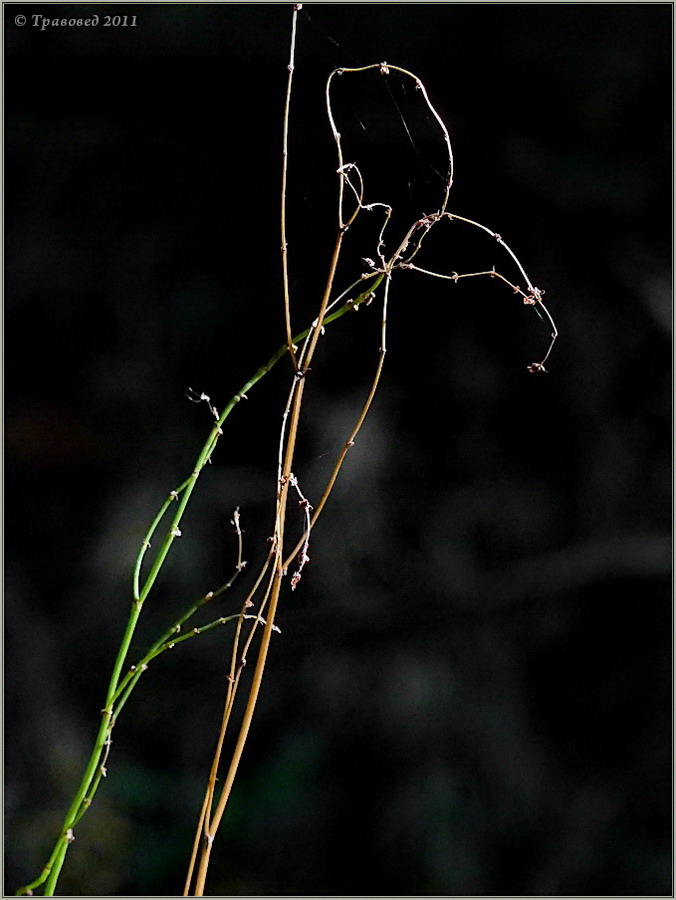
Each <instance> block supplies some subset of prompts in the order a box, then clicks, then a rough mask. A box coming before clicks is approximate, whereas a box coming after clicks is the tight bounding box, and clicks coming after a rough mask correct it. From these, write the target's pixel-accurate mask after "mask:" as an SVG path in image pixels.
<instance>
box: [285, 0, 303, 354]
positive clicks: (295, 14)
mask: <svg viewBox="0 0 676 900" xmlns="http://www.w3.org/2000/svg"><path fill="white" fill-rule="evenodd" d="M301 6H302V4H296V5H295V6H294V7H293V14H292V18H291V47H290V50H289V64H288V66H287V70H288V73H289V75H288V78H287V80H286V101H285V103H284V126H283V137H282V190H281V194H282V199H281V211H280V232H281V238H282V281H283V288H284V321H285V325H286V346H287V349H288V351H289V354H290V355H291V359H292V360H293V364H294V367H296V368H297V363H296V351H295V349H294V342H293V338H292V337H291V335H292V331H291V298H290V296H289V256H288V243H287V238H286V183H287V177H288V170H289V119H290V114H291V88H292V85H293V70H294V68H295V55H296V25H297V20H298V10H299V9H300V8H301Z"/></svg>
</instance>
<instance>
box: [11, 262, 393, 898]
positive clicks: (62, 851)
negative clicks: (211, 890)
mask: <svg viewBox="0 0 676 900" xmlns="http://www.w3.org/2000/svg"><path fill="white" fill-rule="evenodd" d="M384 277H385V276H384V273H379V272H374V273H373V275H372V276H371V277H369V279H367V281H368V287H367V288H366V289H365V290H363V291H362V292H361V293H360V294H359V295H358V296H357V297H356V298H355V299H354V300H347V301H346V302H345V303H344V304H343V305H342V306H340V307H339V308H338V309H337V310H335V311H334V312H333V313H330V314H329V315H327V316H325V317H324V318H323V319H322V325H323V326H325V325H329V324H330V323H331V322H335V321H336V320H337V319H340V318H341V317H342V316H344V315H345V313H347V312H349V311H350V310H353V309H357V308H358V307H359V306H361V305H362V304H364V303H367V302H368V300H369V298H370V297H371V295H372V294H373V292H374V291H375V290H376V288H377V287H378V286H379V285H380V283H381V281H382V280H383V278H384ZM313 327H314V326H311V327H310V328H306V329H305V331H303V332H301V333H300V334H298V335H296V337H295V338H294V339H293V343H294V344H298V343H300V342H301V341H303V340H305V338H306V337H307V336H308V335H309V334H310V333H311V332H312V330H313ZM289 349H290V348H289V347H288V345H287V344H283V345H282V346H281V347H280V348H279V349H278V350H277V352H276V353H274V354H273V356H271V357H270V359H269V360H268V362H267V363H265V365H262V366H260V368H258V369H257V370H256V372H254V374H253V375H252V376H251V378H250V379H249V380H248V381H247V382H246V383H245V384H244V385H243V387H242V388H241V390H240V391H239V393H238V394H235V396H234V397H232V399H231V400H230V402H229V403H228V405H227V406H226V407H225V409H224V410H223V412H222V413H221V415H220V416H219V418H218V420H217V422H216V423H215V425H214V427H213V428H212V430H211V432H210V434H209V437H208V438H207V440H206V442H205V444H204V446H203V447H202V450H201V452H200V454H199V457H198V458H197V462H196V463H195V468H194V469H193V472H192V474H191V475H190V477H189V478H187V479H186V480H185V481H184V482H183V484H181V485H180V486H179V487H178V488H176V489H175V490H174V491H172V492H171V494H170V495H169V497H168V498H167V499H166V500H165V501H164V503H163V504H162V506H161V508H160V510H159V512H158V513H157V515H156V516H155V518H154V519H153V521H152V524H151V525H150V528H149V529H148V532H147V534H146V536H145V539H144V541H143V544H142V546H141V550H140V551H139V554H138V556H137V559H136V562H135V566H134V582H133V585H134V593H133V596H134V600H133V603H132V608H131V613H130V615H129V619H128V620H127V625H126V628H125V631H124V635H123V637H122V642H121V644H120V648H119V650H118V653H117V656H116V658H115V663H114V664H113V671H112V674H111V677H110V682H109V684H108V690H107V693H106V704H105V708H104V710H103V711H102V712H103V717H104V718H103V720H102V722H101V726H100V728H99V731H98V733H97V736H96V741H95V744H94V749H93V750H92V753H91V756H90V757H89V761H88V763H87V768H86V769H85V773H84V776H83V778H82V781H81V782H80V786H79V787H78V790H77V793H76V794H75V797H74V799H73V802H72V804H71V806H70V808H69V810H68V813H67V815H66V818H65V820H64V823H63V827H62V829H61V834H60V836H59V839H58V840H57V842H56V844H55V846H54V849H53V851H52V854H51V856H50V858H49V861H48V862H47V865H46V866H45V867H44V869H43V870H42V872H41V873H40V875H39V876H38V878H36V879H35V881H33V882H31V883H30V884H27V885H24V886H23V887H21V888H20V889H19V890H18V891H17V894H19V895H21V894H30V893H32V892H33V890H35V889H36V888H38V887H40V885H42V884H44V885H45V896H47V897H51V896H53V894H54V890H55V888H56V885H57V882H58V879H59V875H60V874H61V869H62V867H63V863H64V861H65V858H66V854H67V852H68V847H69V845H70V843H71V842H72V840H73V836H72V829H73V827H74V825H75V824H76V823H77V822H79V821H80V819H81V818H82V816H83V815H84V814H85V812H86V811H87V809H88V808H89V806H90V805H91V801H92V798H93V796H94V794H95V793H96V789H97V788H98V785H99V782H100V780H101V778H102V777H103V772H102V770H101V757H102V755H103V751H104V748H105V746H106V741H107V740H108V739H109V737H110V732H111V730H112V726H113V724H114V723H115V720H116V717H117V716H118V715H119V713H120V711H121V710H122V707H123V706H124V704H125V703H126V702H127V699H128V698H129V696H130V694H131V691H132V690H133V689H134V687H135V686H136V684H137V683H138V681H139V679H140V677H141V675H142V674H143V672H144V671H145V670H144V669H143V668H142V667H143V665H144V664H146V663H147V662H148V661H150V660H151V659H154V658H155V657H156V656H159V654H160V653H162V652H164V650H166V649H169V643H168V641H169V638H170V637H171V635H172V634H174V633H175V632H176V630H177V626H180V625H182V624H183V623H184V622H185V621H186V620H187V619H189V618H190V616H192V615H193V613H194V612H196V610H197V609H198V608H199V607H200V606H201V605H202V604H203V603H204V602H205V598H202V599H201V600H200V601H198V602H197V603H196V604H193V606H192V607H191V608H190V609H189V610H188V612H187V613H186V614H185V615H184V616H183V617H181V619H179V620H178V621H177V622H176V623H175V624H174V626H172V628H171V629H169V630H168V631H167V632H165V634H164V635H163V636H162V637H161V638H160V639H159V640H158V641H156V642H155V644H153V646H152V647H151V649H150V651H149V652H148V654H146V656H145V657H144V658H143V660H141V662H140V663H139V666H138V667H137V669H136V670H135V671H134V672H129V673H127V675H125V677H124V679H123V680H122V682H120V675H121V672H122V667H123V666H124V662H125V660H126V658H127V654H128V652H129V647H130V645H131V642H132V639H133V636H134V633H135V631H136V626H137V624H138V620H139V616H140V615H141V609H142V607H143V603H144V602H145V600H146V599H147V597H148V595H149V593H150V591H151V589H152V587H153V585H154V584H155V580H156V579H157V576H158V575H159V573H160V571H161V569H162V566H163V565H164V561H165V559H166V557H167V554H168V553H169V550H170V549H171V545H172V544H173V542H174V540H175V538H176V537H178V536H179V535H180V530H179V525H180V522H181V519H182V517H183V513H184V512H185V509H186V507H187V505H188V502H189V500H190V497H191V495H192V492H193V490H194V488H195V485H196V483H197V479H198V477H199V475H200V472H201V471H202V469H203V468H204V466H205V465H206V464H207V462H208V460H209V459H210V457H211V454H212V453H213V451H214V448H215V446H216V444H217V442H218V439H219V437H220V436H221V433H222V431H221V429H222V426H223V424H224V422H225V420H226V419H227V418H228V416H229V415H230V413H231V412H232V410H233V409H234V408H235V406H236V405H237V403H239V401H240V400H242V399H243V397H245V395H246V393H247V391H249V390H251V388H252V387H253V386H254V385H255V384H257V383H258V382H259V381H260V380H261V378H263V376H264V375H267V373H268V372H269V371H270V370H271V369H272V368H273V367H274V366H275V365H276V364H277V363H278V362H279V360H280V359H282V357H283V356H285V355H286V354H287V353H288V352H289ZM179 496H180V502H179V504H178V509H177V510H176V513H175V515H174V517H173V519H172V521H171V525H170V528H169V530H168V532H167V534H166V536H165V538H164V541H163V542H162V545H161V547H160V549H159V551H158V553H157V556H156V557H155V559H154V561H153V563H152V566H151V568H150V571H149V572H148V575H147V577H146V580H145V582H144V584H143V588H141V587H140V576H141V566H142V563H143V559H144V556H145V554H146V551H147V550H148V548H149V547H150V540H151V538H152V537H153V535H154V534H155V532H156V530H157V528H158V527H159V525H160V523H161V521H162V520H163V519H164V516H165V515H166V512H167V510H168V509H169V507H170V506H171V505H172V503H173V502H174V501H176V500H178V498H179ZM227 586H229V585H224V586H223V588H222V589H219V591H218V592H214V596H216V594H217V593H221V592H222V590H225V588H226V587H227ZM208 599H212V598H211V597H209V598H208ZM233 618H238V616H232V617H228V618H227V619H225V620H223V619H219V620H217V621H215V622H212V623H210V624H209V625H205V626H203V627H202V628H200V629H199V631H205V630H210V629H211V628H214V627H216V625H219V624H224V623H225V621H230V620H232V619H233ZM193 636H194V632H193V633H190V634H188V635H184V636H182V637H181V638H177V639H176V640H175V641H173V642H172V643H180V642H182V641H184V640H186V639H187V638H188V637H193Z"/></svg>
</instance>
